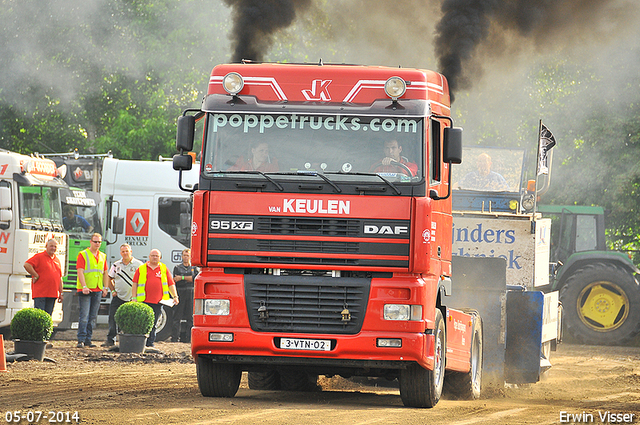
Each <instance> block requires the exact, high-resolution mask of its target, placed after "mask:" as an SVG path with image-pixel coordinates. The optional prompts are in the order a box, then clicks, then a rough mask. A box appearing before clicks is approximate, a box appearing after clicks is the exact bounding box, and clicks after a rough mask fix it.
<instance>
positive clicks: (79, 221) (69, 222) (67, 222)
mask: <svg viewBox="0 0 640 425" xmlns="http://www.w3.org/2000/svg"><path fill="white" fill-rule="evenodd" d="M63 213H64V217H62V225H63V226H64V228H65V229H67V230H71V229H73V228H74V227H80V228H82V230H84V231H85V232H87V233H91V231H92V230H93V226H91V224H89V222H88V221H87V220H86V219H85V218H84V217H82V216H79V215H78V214H76V213H75V212H74V211H73V207H72V206H71V205H65V207H64V209H63Z"/></svg>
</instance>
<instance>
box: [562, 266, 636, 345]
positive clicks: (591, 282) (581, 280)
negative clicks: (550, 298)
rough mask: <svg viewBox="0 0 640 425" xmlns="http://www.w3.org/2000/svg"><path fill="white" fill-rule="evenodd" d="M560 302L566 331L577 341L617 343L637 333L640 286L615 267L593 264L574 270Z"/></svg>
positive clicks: (624, 341)
mask: <svg viewBox="0 0 640 425" xmlns="http://www.w3.org/2000/svg"><path fill="white" fill-rule="evenodd" d="M560 301H562V305H563V309H564V322H565V325H566V330H567V332H568V333H569V334H570V335H571V336H572V337H573V338H575V339H576V340H577V341H578V342H581V343H583V344H593V345H616V344H618V345H619V344H624V343H626V342H628V341H629V340H631V339H632V338H634V337H635V336H636V335H638V333H640V288H639V287H638V284H637V283H636V280H635V278H634V277H633V276H632V275H631V274H629V273H628V272H627V271H625V270H623V269H622V268H620V267H618V266H615V265H613V264H606V263H594V264H590V265H587V266H585V267H583V268H581V269H578V270H576V272H575V273H574V274H573V275H571V276H570V277H569V278H568V279H567V280H566V282H565V284H564V286H563V287H562V289H561V290H560Z"/></svg>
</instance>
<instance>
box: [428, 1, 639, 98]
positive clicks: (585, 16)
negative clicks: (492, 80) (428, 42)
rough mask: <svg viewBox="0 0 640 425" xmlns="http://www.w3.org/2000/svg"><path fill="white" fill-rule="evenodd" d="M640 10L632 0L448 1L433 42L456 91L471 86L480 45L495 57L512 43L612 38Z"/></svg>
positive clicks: (545, 44) (543, 45)
mask: <svg viewBox="0 0 640 425" xmlns="http://www.w3.org/2000/svg"><path fill="white" fill-rule="evenodd" d="M636 9H637V6H636V5H635V4H634V3H631V2H618V1H602V0H561V1H548V0H510V1H507V0H486V1H477V0H444V1H443V2H442V18H441V20H440V21H439V22H438V25H437V28H436V33H437V35H436V37H435V42H434V48H435V52H436V55H437V57H438V67H439V70H440V72H442V73H443V74H444V75H445V76H446V77H447V79H448V80H449V87H450V88H451V90H452V91H453V92H454V94H455V93H456V92H457V91H458V90H459V89H466V88H469V87H470V86H471V82H472V81H473V80H474V76H472V75H471V73H470V72H469V68H471V69H474V67H473V66H472V62H481V59H479V58H478V57H477V55H476V53H477V50H478V48H479V46H483V47H485V53H488V54H489V55H490V56H489V57H491V56H500V55H501V54H506V53H508V52H509V49H511V48H513V47H514V44H512V43H515V45H524V46H527V45H535V46H536V47H537V48H539V49H541V50H544V49H547V50H549V51H553V50H555V48H556V47H558V46H560V47H562V46H570V45H574V44H576V43H579V42H584V41H585V39H591V40H596V39H609V38H611V37H612V36H613V35H614V34H616V32H617V28H618V26H620V25H628V24H629V18H630V16H633V15H634V13H631V14H630V12H635V10H636ZM514 35H515V37H514ZM485 58H486V56H485Z"/></svg>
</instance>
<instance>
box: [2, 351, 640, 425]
mask: <svg viewBox="0 0 640 425" xmlns="http://www.w3.org/2000/svg"><path fill="white" fill-rule="evenodd" d="M52 342H53V344H54V347H53V348H50V349H47V356H48V357H51V358H52V359H54V360H55V361H56V363H52V362H34V361H29V362H15V363H10V364H9V365H8V370H9V371H8V372H7V373H2V374H0V406H1V407H2V411H1V413H2V415H3V418H1V419H2V420H4V419H5V415H6V412H8V411H14V410H21V411H22V412H23V413H26V412H29V411H33V412H36V411H42V412H43V414H47V415H48V414H49V412H50V411H54V412H74V411H77V412H78V414H79V416H80V420H81V423H89V424H123V423H124V424H127V423H135V424H166V423H179V424H187V423H188V424H207V423H233V424H243V423H252V424H255V423H259V424H271V423H273V424H303V423H304V424H326V423H333V424H372V423H381V424H426V423H438V424H449V423H455V424H559V423H562V422H561V419H563V418H567V416H562V415H563V413H561V412H566V415H569V414H581V413H583V412H586V413H591V414H592V415H593V423H602V422H601V420H600V417H599V414H602V415H604V414H605V412H607V411H609V412H612V413H620V414H628V415H629V416H630V415H634V416H633V423H640V419H639V416H640V348H638V347H591V346H582V345H567V344H564V345H562V346H561V347H560V348H559V350H558V351H557V352H556V353H554V355H553V356H552V362H553V363H554V367H553V368H552V370H551V371H550V372H549V375H548V377H547V379H545V380H544V381H543V382H539V383H538V384H535V385H530V386H526V387H522V388H505V389H504V390H501V391H500V392H499V393H498V394H496V395H495V396H494V397H493V398H490V399H487V398H484V399H481V400H477V401H455V400H446V399H445V400H441V401H440V403H439V404H438V405H437V406H436V407H435V408H434V409H410V408H405V407H403V406H402V401H401V400H400V396H399V392H398V389H397V385H396V386H394V385H393V383H391V385H385V386H382V385H378V386H375V385H374V384H372V383H370V384H369V385H365V384H362V383H354V382H352V381H347V380H343V379H341V378H331V379H328V378H325V377H321V378H320V384H321V386H322V388H323V391H322V392H316V393H291V392H280V391H273V392H272V391H253V390H249V389H248V387H247V383H246V375H245V376H244V377H243V382H242V384H241V386H240V390H239V391H238V394H237V395H236V397H235V398H232V399H216V398H204V397H202V396H201V395H200V393H199V391H198V386H197V382H196V376H195V365H194V363H193V359H192V358H191V356H190V351H189V346H188V345H187V344H182V343H177V344H171V343H162V342H161V343H157V344H156V347H157V348H159V349H160V350H161V351H162V352H163V354H144V355H135V354H119V353H115V352H109V351H107V350H106V349H105V348H100V347H98V348H85V349H78V348H75V342H74V341H64V340H53V341H52ZM5 348H6V351H7V352H11V351H12V349H13V343H12V342H11V341H5ZM380 384H385V382H381V383H380ZM620 418H621V419H623V417H620ZM47 422H48V420H47V421H45V420H44V419H41V420H40V422H39V423H47ZM572 422H573V421H571V422H564V423H572ZM21 423H27V421H25V420H23V421H22V422H21ZM605 423H606V422H605Z"/></svg>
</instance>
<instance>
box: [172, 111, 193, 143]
mask: <svg viewBox="0 0 640 425" xmlns="http://www.w3.org/2000/svg"><path fill="white" fill-rule="evenodd" d="M195 129H196V117H194V116H193V115H182V116H180V117H178V133H177V135H176V149H178V152H185V151H186V152H190V151H191V150H193V138H194V136H195Z"/></svg>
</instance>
